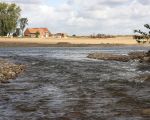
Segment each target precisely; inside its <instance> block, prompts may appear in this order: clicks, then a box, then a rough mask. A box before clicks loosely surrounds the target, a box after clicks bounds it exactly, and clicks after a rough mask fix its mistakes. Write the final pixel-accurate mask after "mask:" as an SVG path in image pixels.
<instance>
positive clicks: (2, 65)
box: [0, 59, 25, 83]
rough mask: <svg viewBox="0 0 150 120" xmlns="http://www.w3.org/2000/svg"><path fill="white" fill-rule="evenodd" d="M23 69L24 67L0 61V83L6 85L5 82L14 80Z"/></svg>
mask: <svg viewBox="0 0 150 120" xmlns="http://www.w3.org/2000/svg"><path fill="white" fill-rule="evenodd" d="M24 69H25V66H24V65H17V64H14V63H10V62H8V61H7V60H3V59H0V83H8V82H9V81H7V80H9V79H15V78H16V77H17V76H18V74H20V73H22V72H23V71H24Z"/></svg>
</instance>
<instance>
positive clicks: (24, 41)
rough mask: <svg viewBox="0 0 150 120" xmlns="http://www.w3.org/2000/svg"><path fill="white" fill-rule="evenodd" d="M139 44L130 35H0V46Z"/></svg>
mask: <svg viewBox="0 0 150 120" xmlns="http://www.w3.org/2000/svg"><path fill="white" fill-rule="evenodd" d="M115 45H137V46H138V45H141V46H149V45H148V44H138V43H137V42H136V40H134V39H133V38H132V37H115V38H97V39H95V38H4V37H0V47H88V46H115Z"/></svg>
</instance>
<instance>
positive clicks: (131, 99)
mask: <svg viewBox="0 0 150 120" xmlns="http://www.w3.org/2000/svg"><path fill="white" fill-rule="evenodd" d="M146 49H147V48H138V47H124V48H121V47H119V48H118V47H117V48H115V47H112V48H0V51H1V52H0V56H1V57H3V58H7V59H10V60H12V61H15V62H19V63H20V62H21V63H24V64H27V66H28V67H27V70H26V72H25V73H24V74H22V75H21V76H20V77H19V78H17V79H16V80H13V81H11V82H10V83H8V84H1V85H0V89H1V90H0V120H30V119H32V120H148V119H149V116H150V113H149V111H150V110H149V108H150V94H149V93H150V89H149V87H150V83H149V81H144V82H142V83H141V80H142V78H141V77H138V76H139V75H140V74H150V66H149V65H148V64H139V63H137V62H128V63H122V62H115V61H97V60H90V59H87V58H86V56H87V54H88V53H91V52H100V51H103V52H113V53H114V52H115V53H117V54H127V52H129V51H134V50H146ZM145 111H146V112H145Z"/></svg>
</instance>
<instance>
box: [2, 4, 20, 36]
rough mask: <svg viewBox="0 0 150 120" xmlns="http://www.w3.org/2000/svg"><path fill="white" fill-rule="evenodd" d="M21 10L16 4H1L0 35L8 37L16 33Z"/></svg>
mask: <svg viewBox="0 0 150 120" xmlns="http://www.w3.org/2000/svg"><path fill="white" fill-rule="evenodd" d="M20 12H21V9H20V7H19V6H17V5H16V4H14V3H12V4H8V3H1V2H0V35H1V36H6V35H7V34H10V33H12V32H14V31H15V29H16V26H17V21H18V19H19V17H20Z"/></svg>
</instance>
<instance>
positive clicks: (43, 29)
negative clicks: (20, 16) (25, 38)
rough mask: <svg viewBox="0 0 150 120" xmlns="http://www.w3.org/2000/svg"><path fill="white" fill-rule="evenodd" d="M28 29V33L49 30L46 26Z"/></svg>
mask: <svg viewBox="0 0 150 120" xmlns="http://www.w3.org/2000/svg"><path fill="white" fill-rule="evenodd" d="M28 31H29V32H30V33H36V32H49V30H48V29H47V28H28Z"/></svg>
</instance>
